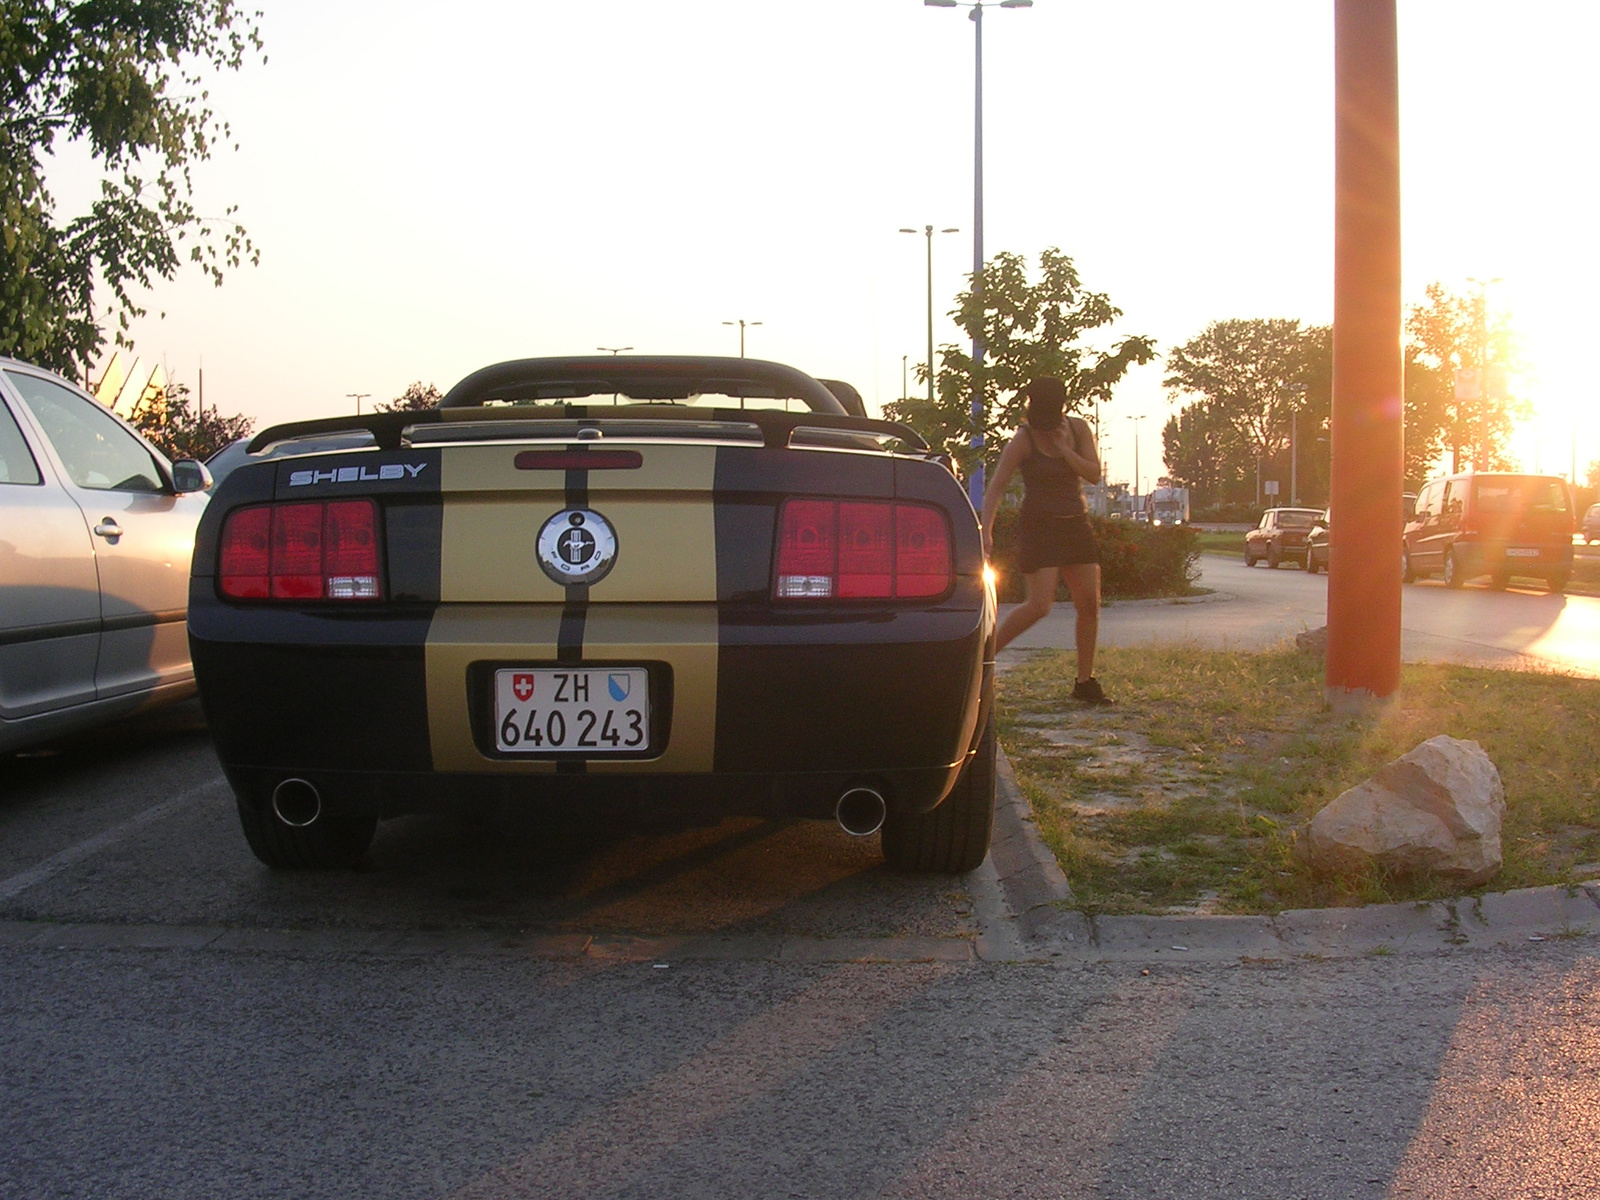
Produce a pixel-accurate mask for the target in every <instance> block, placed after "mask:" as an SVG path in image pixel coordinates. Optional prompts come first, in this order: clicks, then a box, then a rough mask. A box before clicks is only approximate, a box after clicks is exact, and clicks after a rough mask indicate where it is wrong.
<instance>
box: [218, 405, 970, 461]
mask: <svg viewBox="0 0 1600 1200" xmlns="http://www.w3.org/2000/svg"><path fill="white" fill-rule="evenodd" d="M615 420H627V421H631V422H638V421H641V420H648V421H695V422H700V423H706V422H724V423H727V424H732V425H745V426H749V425H754V426H755V427H756V428H758V429H759V430H760V431H761V441H762V444H763V445H764V446H766V447H767V448H769V449H779V450H781V449H786V448H787V447H788V446H789V442H790V439H791V438H792V437H793V435H794V431H795V430H797V429H827V430H840V431H843V432H847V433H865V434H872V435H875V436H878V437H892V438H895V439H897V440H899V441H900V442H902V443H904V444H905V445H906V446H908V447H910V450H911V453H913V454H916V455H918V456H919V457H924V458H936V459H939V460H941V461H943V460H945V459H946V457H947V456H945V455H942V454H935V453H934V452H933V451H932V450H931V449H930V448H929V446H928V443H927V442H926V441H925V440H923V437H922V435H921V434H919V433H918V432H917V431H916V430H914V429H912V428H911V427H910V426H909V425H902V424H901V423H900V422H899V421H880V420H876V419H874V418H872V417H854V416H845V415H841V414H838V413H819V412H808V413H790V412H778V411H777V410H776V409H759V408H751V409H740V408H708V409H693V408H678V407H668V406H667V405H661V404H625V405H611V404H607V405H594V404H561V405H554V404H552V405H539V406H538V407H537V408H535V407H533V406H530V405H520V404H517V405H512V404H506V405H495V406H493V407H489V408H450V409H438V408H425V409H418V410H416V411H412V412H387V413H369V414H365V415H362V416H349V417H324V418H322V419H320V420H316V421H291V422H289V423H287V424H284V425H273V426H271V427H270V428H268V429H263V430H262V431H261V432H260V433H258V434H256V435H255V437H253V438H251V439H250V445H249V446H248V447H247V449H248V450H249V452H250V453H251V454H256V453H259V452H260V451H262V450H264V449H266V448H267V447H268V446H271V445H273V444H274V443H276V442H286V441H289V440H291V439H293V438H301V437H313V436H316V435H318V434H327V433H354V432H356V431H358V430H363V429H364V430H366V431H367V432H368V433H370V434H371V435H372V440H373V441H374V442H376V443H377V444H378V447H379V448H380V449H383V450H398V449H400V447H401V446H403V445H404V444H405V442H406V437H405V434H406V430H407V429H410V428H412V427H414V426H419V425H438V424H442V423H446V422H448V423H449V424H452V425H454V424H457V423H461V424H475V423H487V422H491V421H517V422H519V423H529V424H533V423H539V422H545V421H550V422H555V421H567V422H572V421H576V422H578V423H579V424H580V425H585V426H592V427H593V428H595V429H597V430H601V431H602V432H603V430H604V426H605V423H606V422H607V421H615ZM461 432H462V438H463V440H468V439H470V438H471V436H472V435H471V433H469V432H468V431H467V430H465V429H463V430H462V431H461ZM947 465H948V464H947Z"/></svg>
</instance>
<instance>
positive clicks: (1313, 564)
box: [1306, 550, 1321, 575]
mask: <svg viewBox="0 0 1600 1200" xmlns="http://www.w3.org/2000/svg"><path fill="white" fill-rule="evenodd" d="M1320 569H1321V567H1320V565H1319V564H1318V562H1317V556H1316V555H1315V554H1313V553H1312V552H1311V551H1310V550H1307V551H1306V574H1307V575H1315V574H1316V573H1317V572H1318V571H1319V570H1320Z"/></svg>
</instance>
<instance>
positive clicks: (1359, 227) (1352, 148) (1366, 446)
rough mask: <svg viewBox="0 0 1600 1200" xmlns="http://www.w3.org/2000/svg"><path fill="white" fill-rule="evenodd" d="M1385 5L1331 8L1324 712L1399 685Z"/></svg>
mask: <svg viewBox="0 0 1600 1200" xmlns="http://www.w3.org/2000/svg"><path fill="white" fill-rule="evenodd" d="M1399 92H1400V88H1399V64H1398V52H1397V46H1396V36H1395V0H1334V106H1335V117H1334V122H1335V134H1334V192H1335V196H1334V267H1333V479H1332V487H1331V489H1330V490H1331V495H1330V498H1329V503H1330V505H1331V507H1332V510H1333V513H1334V514H1335V516H1334V522H1333V530H1334V533H1333V536H1334V537H1335V538H1336V539H1337V548H1336V549H1335V550H1334V552H1333V554H1332V555H1331V556H1330V557H1331V561H1330V564H1329V570H1328V659H1327V675H1326V678H1325V682H1326V691H1325V694H1326V696H1327V699H1328V702H1329V704H1331V705H1332V706H1333V707H1334V708H1335V709H1339V710H1352V709H1357V710H1359V709H1363V708H1366V707H1369V706H1371V705H1372V704H1373V703H1374V702H1376V701H1382V700H1385V699H1387V698H1389V697H1391V696H1393V695H1394V693H1395V692H1396V690H1398V688H1399V686H1400V527H1401V500H1400V493H1401V481H1402V473H1403V472H1402V461H1403V447H1402V424H1401V422H1402V417H1403V409H1402V404H1401V395H1402V391H1403V387H1404V365H1403V361H1402V358H1401V348H1400V336H1401V312H1400V97H1399Z"/></svg>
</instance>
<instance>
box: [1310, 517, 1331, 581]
mask: <svg viewBox="0 0 1600 1200" xmlns="http://www.w3.org/2000/svg"><path fill="white" fill-rule="evenodd" d="M1331 521H1332V518H1331V516H1330V513H1329V512H1328V511H1324V512H1323V514H1322V515H1321V516H1320V517H1318V518H1317V522H1316V524H1315V525H1313V526H1312V527H1311V532H1309V533H1308V534H1306V570H1307V571H1309V572H1311V574H1313V575H1315V574H1316V573H1317V572H1318V571H1326V570H1327V569H1328V531H1329V529H1330V528H1331Z"/></svg>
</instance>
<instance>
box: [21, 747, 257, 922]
mask: <svg viewBox="0 0 1600 1200" xmlns="http://www.w3.org/2000/svg"><path fill="white" fill-rule="evenodd" d="M226 785H227V780H226V779H223V778H222V777H221V776H220V775H219V776H218V777H217V778H215V779H212V780H209V781H207V782H205V783H202V784H200V785H199V786H198V787H192V788H190V789H189V790H188V791H187V792H184V793H183V794H182V795H181V796H175V797H173V798H172V799H171V800H168V801H166V802H165V803H163V804H157V805H154V806H153V807H151V808H147V809H145V810H144V811H143V812H141V813H138V814H136V815H134V816H131V817H129V818H128V819H127V820H126V821H123V822H122V823H121V824H119V825H113V826H112V827H111V828H110V829H104V830H101V831H100V832H99V833H97V834H95V835H94V836H93V837H87V838H84V839H83V841H81V842H79V843H77V844H76V845H73V846H68V847H67V848H66V849H65V850H63V851H61V852H60V853H59V854H52V855H51V856H50V857H49V858H47V859H45V860H44V861H43V862H42V863H40V864H39V865H38V866H36V867H30V868H28V869H27V870H26V871H18V872H17V873H16V874H15V875H12V876H10V877H9V878H7V879H0V903H3V902H4V901H7V900H10V899H12V898H13V897H16V896H19V895H21V894H22V893H23V892H25V891H27V890H28V889H29V888H31V887H32V886H33V885H34V884H36V883H42V882H43V881H44V880H46V879H49V878H50V876H52V875H54V874H56V873H57V872H58V871H62V870H65V869H66V868H67V867H70V866H71V865H72V864H73V863H75V862H78V861H79V860H80V859H85V858H88V857H89V856H90V855H91V854H98V853H99V852H100V851H102V850H104V849H105V848H106V847H108V846H114V845H116V844H117V843H118V842H120V841H122V839H123V838H125V837H127V836H128V835H130V834H133V833H137V832H138V831H139V830H141V829H143V828H144V827H145V826H146V825H152V824H154V823H155V822H157V821H159V820H161V819H162V818H163V817H167V816H170V815H171V814H173V813H175V812H177V811H178V810H179V809H180V808H182V807H183V806H184V805H186V804H190V803H193V802H194V801H196V800H198V799H200V797H201V796H204V795H205V794H206V793H207V792H213V791H216V789H217V788H219V787H224V786H226Z"/></svg>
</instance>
